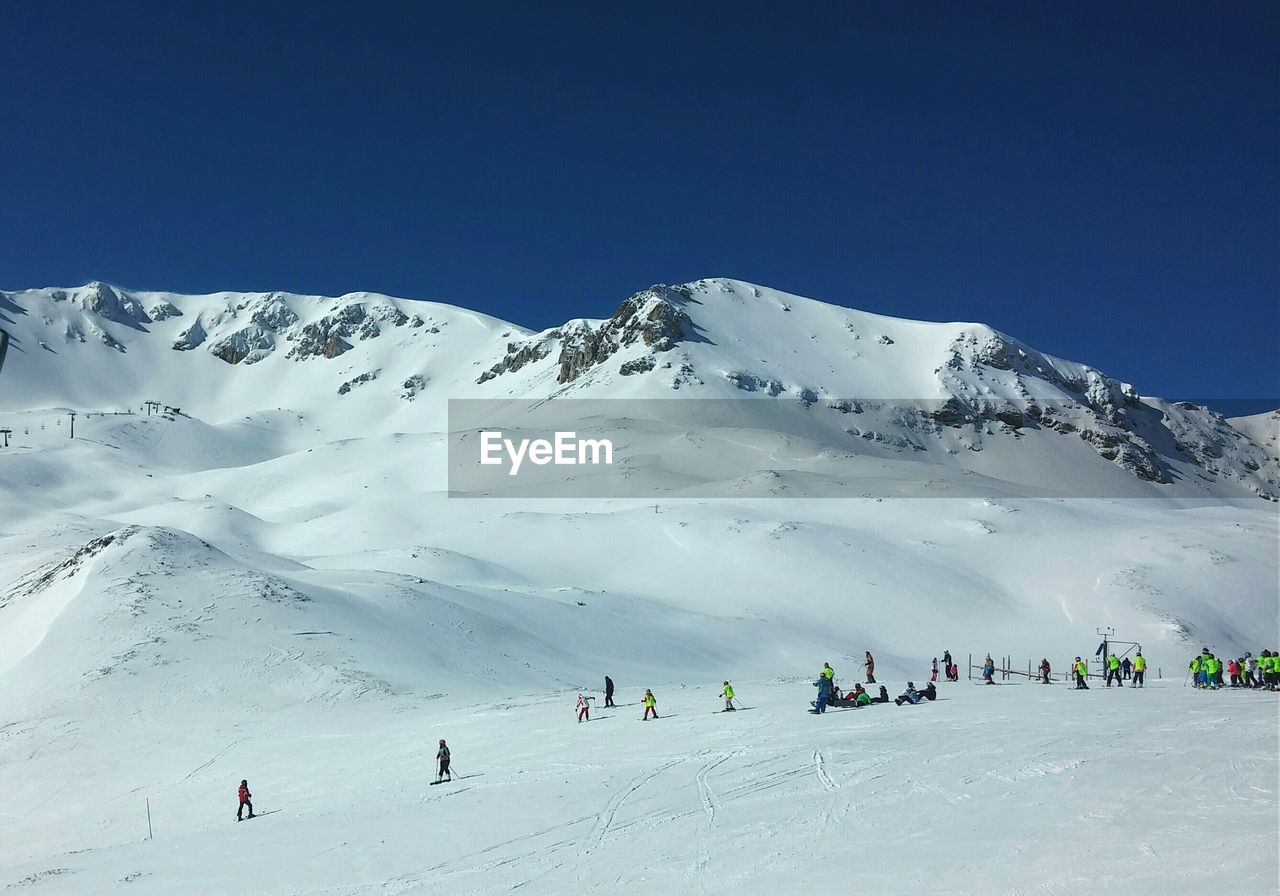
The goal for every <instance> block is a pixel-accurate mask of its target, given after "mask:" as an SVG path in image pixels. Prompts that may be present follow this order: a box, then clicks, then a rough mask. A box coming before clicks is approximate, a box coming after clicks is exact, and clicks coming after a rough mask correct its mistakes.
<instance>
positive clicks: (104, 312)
mask: <svg viewBox="0 0 1280 896" xmlns="http://www.w3.org/2000/svg"><path fill="white" fill-rule="evenodd" d="M75 304H76V305H78V306H79V307H80V308H81V309H82V310H84V311H87V312H88V313H90V314H96V315H98V316H99V317H101V318H102V319H103V320H109V321H114V322H115V323H119V324H125V325H126V326H130V327H135V328H136V327H139V326H141V325H142V324H149V323H151V317H150V316H149V315H148V314H147V310H146V309H145V308H143V307H142V303H141V302H139V301H138V300H137V299H135V298H134V297H133V296H131V295H129V294H128V293H127V292H124V291H120V292H117V291H116V290H114V289H112V288H111V287H110V286H108V285H107V284H105V283H90V284H89V285H88V286H86V287H85V288H84V291H83V292H80V293H79V294H77V296H76V297H75Z"/></svg>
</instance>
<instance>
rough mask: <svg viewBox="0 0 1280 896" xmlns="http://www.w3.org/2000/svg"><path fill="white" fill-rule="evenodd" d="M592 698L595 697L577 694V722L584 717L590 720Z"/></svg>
mask: <svg viewBox="0 0 1280 896" xmlns="http://www.w3.org/2000/svg"><path fill="white" fill-rule="evenodd" d="M594 699H595V698H594V697H588V696H587V695H586V694H579V695H578V706H577V710H578V721H579V722H581V721H583V720H584V719H585V720H586V721H588V722H590V721H591V701H592V700H594Z"/></svg>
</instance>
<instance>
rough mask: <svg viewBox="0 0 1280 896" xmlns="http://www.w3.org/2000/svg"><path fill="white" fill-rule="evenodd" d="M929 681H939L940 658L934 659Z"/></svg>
mask: <svg viewBox="0 0 1280 896" xmlns="http://www.w3.org/2000/svg"><path fill="white" fill-rule="evenodd" d="M929 680H930V681H937V680H938V658H937V657H936V656H935V657H934V658H933V665H932V666H931V667H930V669H929Z"/></svg>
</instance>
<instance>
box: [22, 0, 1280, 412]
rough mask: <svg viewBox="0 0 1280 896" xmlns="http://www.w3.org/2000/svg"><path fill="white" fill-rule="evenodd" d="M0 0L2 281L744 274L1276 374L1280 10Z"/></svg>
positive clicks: (1160, 387) (582, 304) (564, 313)
mask: <svg viewBox="0 0 1280 896" xmlns="http://www.w3.org/2000/svg"><path fill="white" fill-rule="evenodd" d="M194 7H195V5H194V4H160V3H133V2H119V3H105V2H104V3H57V2H49V3H37V2H30V0H29V2H24V3H12V2H9V0H0V37H2V38H3V41H2V42H0V46H3V47H4V48H5V49H4V53H3V81H2V83H0V122H2V125H0V209H2V213H0V286H2V287H5V288H19V287H26V286H43V285H67V284H72V283H78V282H84V281H86V280H90V279H104V280H108V281H110V282H113V283H118V284H122V285H125V286H134V287H139V288H155V289H172V290H177V291H186V292H195V291H209V290H214V289H245V290H248V289H286V290H291V291H295V292H315V293H325V294H339V293H342V292H346V291H350V290H355V289H370V290H376V291H380V292H387V293H391V294H395V295H404V296H412V297H421V298H434V299H440V300H443V301H449V302H453V303H456V304H461V305H466V306H470V307H473V308H477V309H481V310H484V311H487V312H490V313H492V314H496V315H498V316H501V317H505V318H508V319H511V320H514V321H516V322H519V323H521V324H524V325H526V326H532V327H544V326H551V325H553V324H556V323H559V322H561V321H562V320H564V319H566V318H569V317H575V316H604V315H607V314H608V313H610V312H611V311H612V310H613V308H614V307H615V305H616V304H617V302H619V301H620V300H621V299H622V298H624V297H625V296H627V295H628V294H630V293H631V292H633V291H635V290H637V289H640V288H642V287H644V286H647V285H649V284H650V283H654V282H667V283H676V282H682V281H686V280H691V279H696V278H699V277H710V276H729V277H738V278H741V279H745V280H751V281H755V282H759V283H764V284H767V285H770V286H775V287H778V288H780V289H785V290H788V291H790V292H797V293H801V294H804V295H810V296H814V297H817V298H822V299H825V300H827V301H834V302H839V303H842V304H846V305H850V306H853V307H858V308H863V309H866V310H871V311H877V312H882V313H886V314H893V315H898V316H903V317H914V318H925V319H948V320H980V321H984V322H987V323H990V324H992V325H994V326H996V327H998V328H999V329H1002V330H1004V331H1006V332H1009V333H1011V334H1013V335H1015V336H1018V337H1020V338H1022V339H1024V340H1026V341H1027V342H1030V343H1031V344H1033V345H1035V346H1036V347H1037V348H1040V349H1043V350H1045V351H1048V352H1051V353H1053V354H1058V355H1062V356H1066V357H1069V358H1072V359H1076V360H1081V361H1086V362H1089V363H1092V364H1095V365H1097V366H1099V367H1101V368H1102V369H1104V370H1106V371H1107V372H1109V373H1111V374H1113V375H1116V376H1120V377H1122V378H1125V379H1128V380H1129V381H1131V382H1133V383H1135V384H1136V385H1137V386H1138V387H1139V389H1141V390H1142V391H1144V392H1148V393H1154V394H1162V395H1167V396H1170V397H1206V396H1219V397H1221V396H1226V397H1249V398H1264V397H1271V396H1276V395H1278V394H1280V373H1278V372H1277V371H1278V369H1280V365H1278V364H1277V348H1276V346H1277V339H1278V337H1280V63H1278V62H1277V60H1278V59H1280V53H1278V52H1277V49H1278V48H1280V4H1276V3H1274V2H1266V3H1256V4H1255V3H1248V2H1231V3H1223V4H1220V3H1209V2H1204V3H1197V4H1184V3H1178V2H1161V3H1151V4H1141V3H1138V4H1134V3H1121V4H1115V3H1098V4H1089V3H1086V4H1048V3H1042V4H1036V3H1030V4H1028V3H1015V2H1005V3H1000V4H995V5H989V6H988V5H985V4H982V3H974V2H965V3H955V2H947V3H925V2H917V3H890V2H880V3H863V2H841V3H820V4H811V5H805V4H784V3H767V4H755V3H741V2H740V3H733V4H728V3H679V4H675V3H657V4H653V3H651V4H640V5H638V6H637V5H635V4H620V3H597V2H590V3H588V2H582V3H569V2H559V3H516V2H509V3H483V2H480V3H476V2H468V3H462V2H458V3H453V4H448V3H396V4H378V3H375V4H372V5H371V6H370V7H369V8H368V9H362V8H360V5H358V4H341V5H339V4H329V3H314V2H313V3H305V4H304V3H297V4H277V3H257V4H252V5H250V4H244V5H240V4H238V3H218V4H200V5H199V8H200V12H198V13H192V12H191V10H192V9H193V8H194Z"/></svg>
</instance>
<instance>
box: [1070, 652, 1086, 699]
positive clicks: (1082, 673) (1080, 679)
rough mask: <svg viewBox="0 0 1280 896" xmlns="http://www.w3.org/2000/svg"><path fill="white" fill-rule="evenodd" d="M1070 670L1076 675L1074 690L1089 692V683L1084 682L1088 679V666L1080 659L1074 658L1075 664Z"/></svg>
mask: <svg viewBox="0 0 1280 896" xmlns="http://www.w3.org/2000/svg"><path fill="white" fill-rule="evenodd" d="M1071 670H1072V671H1073V672H1075V673H1076V690H1077V691H1087V690H1089V683H1088V682H1087V681H1085V679H1086V678H1088V677H1089V664H1088V663H1086V662H1085V661H1084V660H1082V659H1080V657H1076V664H1075V665H1074V666H1072V667H1071Z"/></svg>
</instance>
